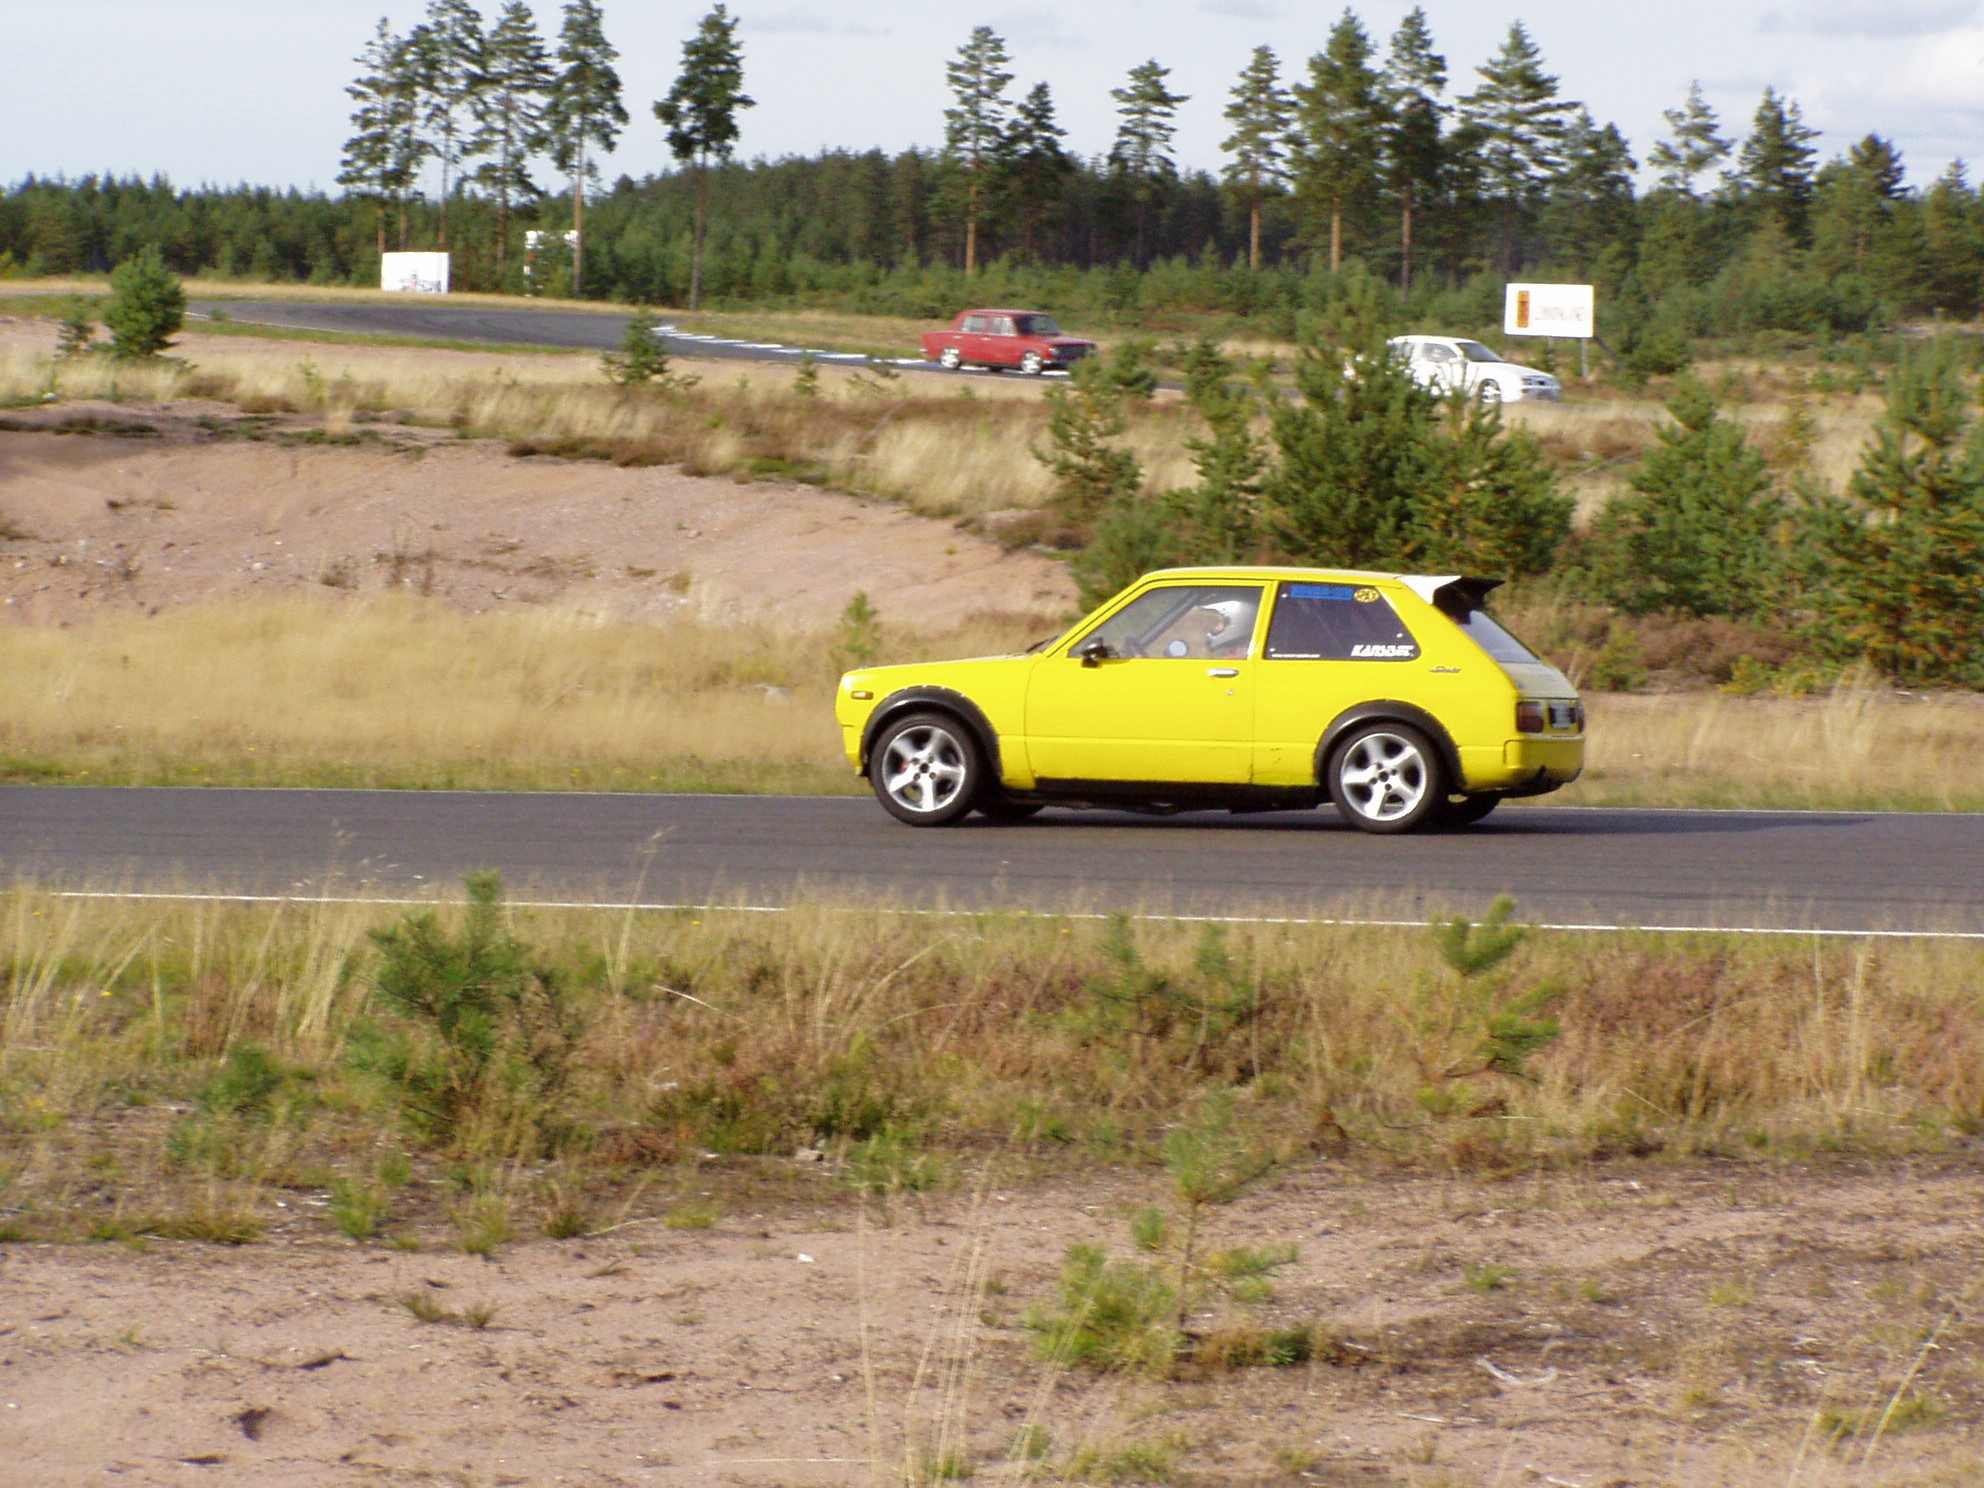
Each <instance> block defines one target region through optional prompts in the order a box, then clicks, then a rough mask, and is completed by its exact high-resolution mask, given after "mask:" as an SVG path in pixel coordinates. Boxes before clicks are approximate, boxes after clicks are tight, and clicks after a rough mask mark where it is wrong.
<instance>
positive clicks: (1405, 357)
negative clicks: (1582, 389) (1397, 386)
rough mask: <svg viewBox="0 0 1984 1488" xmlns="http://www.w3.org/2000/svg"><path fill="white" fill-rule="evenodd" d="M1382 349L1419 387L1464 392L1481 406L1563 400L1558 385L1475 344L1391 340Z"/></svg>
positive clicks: (1460, 339)
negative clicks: (1388, 349)
mask: <svg viewBox="0 0 1984 1488" xmlns="http://www.w3.org/2000/svg"><path fill="white" fill-rule="evenodd" d="M1386 344H1387V345H1388V346H1390V347H1391V348H1392V351H1393V352H1394V353H1395V354H1396V355H1397V356H1398V357H1399V358H1400V360H1402V361H1403V362H1404V363H1405V364H1406V366H1407V367H1409V368H1410V369H1411V371H1412V378H1413V381H1415V382H1417V383H1418V384H1419V385H1420V386H1421V387H1424V388H1433V389H1435V390H1437V391H1439V392H1443V393H1450V392H1452V391H1454V390H1455V389H1456V388H1466V389H1467V390H1468V391H1469V392H1470V393H1472V394H1474V396H1475V397H1477V398H1479V399H1480V400H1481V401H1482V402H1483V403H1539V402H1540V403H1555V402H1556V401H1557V400H1558V399H1559V398H1561V397H1562V396H1563V392H1564V389H1563V385H1562V384H1561V383H1559V382H1558V381H1557V379H1556V378H1554V377H1552V376H1551V375H1550V374H1549V373H1548V372H1538V371H1537V370H1536V369H1535V368H1534V367H1519V366H1517V365H1516V364H1515V363H1514V362H1505V361H1503V360H1502V359H1501V358H1500V357H1499V356H1497V355H1496V354H1495V353H1494V352H1492V351H1490V350H1489V349H1488V348H1487V347H1485V346H1483V345H1482V344H1481V343H1480V342H1479V341H1469V340H1467V339H1466V338H1464V337H1460V336H1394V337H1392V339H1391V340H1390V341H1389V342H1387V343H1386Z"/></svg>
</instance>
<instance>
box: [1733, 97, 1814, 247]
mask: <svg viewBox="0 0 1984 1488" xmlns="http://www.w3.org/2000/svg"><path fill="white" fill-rule="evenodd" d="M1818 137H1819V132H1818V130H1816V129H1811V128H1808V127H1806V124H1805V120H1804V115H1803V114H1802V113H1801V112H1800V111H1799V108H1798V105H1797V103H1796V102H1788V101H1786V100H1784V99H1781V98H1779V97H1778V96H1777V92H1776V90H1775V89H1772V88H1766V89H1764V96H1763V99H1762V101H1761V102H1759V103H1758V104H1757V112H1756V116H1755V117H1754V118H1753V119H1752V120H1751V123H1750V135H1749V138H1747V139H1746V140H1744V141H1743V148H1742V150H1741V151H1740V152H1739V153H1738V154H1737V156H1736V169H1735V171H1734V172H1733V173H1731V175H1730V176H1729V177H1728V181H1729V185H1730V186H1731V188H1733V189H1734V191H1735V192H1736V194H1737V196H1738V197H1739V199H1741V200H1743V201H1745V202H1747V203H1749V204H1750V205H1751V206H1752V207H1754V208H1755V209H1756V210H1758V211H1760V212H1763V213H1765V214H1767V215H1769V216H1771V217H1774V218H1776V219H1777V224H1778V226H1779V227H1781V228H1783V229H1784V233H1785V236H1786V237H1788V238H1790V239H1791V241H1792V242H1793V243H1799V244H1802V243H1805V242H1807V241H1808V236H1807V214H1808V212H1809V211H1810V209H1811V205H1812V185H1813V180H1812V163H1813V161H1814V160H1816V159H1817V158H1818V155H1817V152H1816V151H1814V150H1813V149H1812V141H1813V140H1815V139H1817V138H1818Z"/></svg>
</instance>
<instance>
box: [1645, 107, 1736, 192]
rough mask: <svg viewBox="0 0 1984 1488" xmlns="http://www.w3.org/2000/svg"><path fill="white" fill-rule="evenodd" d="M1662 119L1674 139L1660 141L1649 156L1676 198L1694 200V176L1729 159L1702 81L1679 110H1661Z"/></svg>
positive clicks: (1664, 183) (1727, 142) (1650, 162)
mask: <svg viewBox="0 0 1984 1488" xmlns="http://www.w3.org/2000/svg"><path fill="white" fill-rule="evenodd" d="M1660 116H1661V117H1662V118H1663V119H1665V120H1666V121H1667V127H1668V128H1669V129H1670V130H1671V131H1673V137H1672V138H1671V139H1664V140H1661V141H1660V142H1659V143H1658V144H1656V145H1655V146H1654V147H1653V149H1652V150H1651V151H1650V152H1649V153H1648V155H1647V164H1648V165H1650V166H1652V167H1653V169H1654V171H1655V173H1656V174H1655V178H1656V179H1657V180H1658V181H1659V183H1660V185H1661V186H1662V187H1663V188H1664V189H1666V190H1668V191H1671V192H1673V193H1674V194H1675V195H1676V196H1685V197H1689V198H1691V199H1692V198H1693V196H1694V194H1695V177H1697V176H1699V175H1700V174H1701V173H1702V172H1703V171H1706V170H1709V169H1711V168H1712V167H1713V166H1714V165H1715V163H1716V162H1717V161H1719V160H1722V159H1724V158H1725V157H1727V156H1728V154H1729V152H1730V150H1731V149H1732V148H1733V146H1732V144H1731V142H1730V141H1728V140H1726V139H1724V138H1723V137H1722V136H1721V135H1720V134H1718V133H1717V132H1716V130H1717V128H1718V126H1719V122H1720V121H1718V120H1717V119H1716V117H1715V110H1714V109H1712V108H1710V107H1709V106H1708V100H1707V99H1705V98H1703V97H1702V85H1701V83H1700V82H1694V83H1690V84H1689V85H1688V101H1687V102H1686V103H1684V104H1682V105H1681V107H1679V108H1671V109H1662V110H1661V113H1660Z"/></svg>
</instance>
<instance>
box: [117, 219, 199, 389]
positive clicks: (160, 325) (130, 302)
mask: <svg viewBox="0 0 1984 1488" xmlns="http://www.w3.org/2000/svg"><path fill="white" fill-rule="evenodd" d="M110 289H111V296H112V298H111V301H110V308H109V309H107V310H105V311H104V312H103V323H104V325H106V326H107V327H109V329H110V350H111V354H112V355H113V356H116V357H119V358H122V359H124V360H126V361H141V360H144V359H145V358H148V357H155V356H157V355H158V354H159V353H160V352H162V351H165V350H167V349H168V348H170V347H171V345H172V337H173V335H174V334H175V333H176V332H177V331H178V330H179V328H180V327H181V326H183V325H184V324H185V323H186V294H185V291H184V290H182V289H181V288H180V287H179V281H178V279H176V278H175V277H174V276H173V273H172V271H171V270H170V269H168V268H167V267H166V266H165V259H164V258H163V257H162V256H161V255H160V254H159V251H158V249H157V248H155V247H152V248H147V249H145V250H144V252H142V253H140V254H138V255H136V256H135V257H133V258H127V259H125V260H124V262H123V263H121V264H119V265H118V266H117V267H116V269H115V270H113V271H112V273H111V275H110Z"/></svg>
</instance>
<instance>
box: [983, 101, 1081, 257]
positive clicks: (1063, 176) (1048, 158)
mask: <svg viewBox="0 0 1984 1488" xmlns="http://www.w3.org/2000/svg"><path fill="white" fill-rule="evenodd" d="M1066 136H1067V131H1066V130H1064V129H1062V128H1061V126H1060V125H1058V124H1056V123H1055V122H1054V97H1053V95H1052V94H1051V93H1050V92H1049V91H1048V89H1047V84H1045V83H1035V84H1034V85H1033V88H1032V89H1031V90H1030V91H1029V92H1028V93H1027V95H1026V97H1025V98H1023V99H1021V100H1020V103H1019V107H1017V108H1016V109H1014V110H1013V118H1012V123H1011V124H1010V125H1009V126H1008V127H1007V129H1006V136H1005V139H1004V140H1003V141H1002V143H1001V146H1000V150H999V154H1000V157H1001V159H1002V161H1003V163H1004V171H1003V174H1002V176H1001V180H1000V187H1001V190H1002V194H1003V195H1004V196H1005V198H1006V199H1007V201H1008V202H1010V203H1011V211H1012V215H1013V217H1014V218H1015V219H1016V220H1017V221H1018V223H1019V229H1020V251H1021V253H1022V254H1023V255H1024V257H1025V259H1026V260H1027V261H1028V262H1029V263H1030V262H1032V261H1033V260H1034V259H1035V257H1036V256H1037V254H1038V253H1039V249H1040V241H1039V240H1040V234H1041V230H1042V228H1043V226H1044V225H1045V224H1046V223H1047V222H1049V221H1050V220H1052V219H1054V218H1055V217H1056V216H1057V215H1058V214H1059V211H1060V206H1061V193H1062V192H1063V191H1065V190H1066V189H1067V184H1068V178H1069V177H1070V176H1072V175H1073V174H1074V173H1075V162H1074V160H1073V159H1072V158H1071V157H1070V156H1069V154H1068V152H1067V151H1066V150H1065V149H1063V148H1062V147H1061V141H1062V140H1063V139H1064V138H1066Z"/></svg>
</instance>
